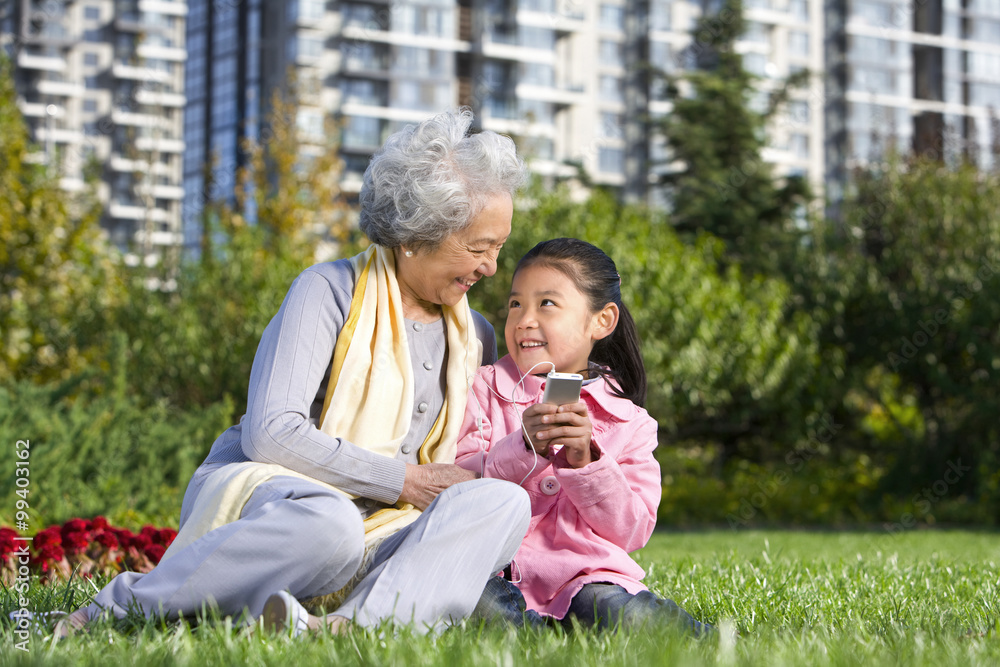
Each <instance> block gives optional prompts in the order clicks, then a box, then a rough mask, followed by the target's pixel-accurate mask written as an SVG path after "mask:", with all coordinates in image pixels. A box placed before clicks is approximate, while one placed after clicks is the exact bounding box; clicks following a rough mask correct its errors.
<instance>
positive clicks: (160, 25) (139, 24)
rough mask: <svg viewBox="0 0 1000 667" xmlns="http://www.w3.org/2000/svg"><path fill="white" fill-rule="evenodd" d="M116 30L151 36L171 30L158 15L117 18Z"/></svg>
mask: <svg viewBox="0 0 1000 667" xmlns="http://www.w3.org/2000/svg"><path fill="white" fill-rule="evenodd" d="M115 29H116V30H118V31H119V32H132V33H136V34H149V33H162V32H166V31H167V30H169V29H170V28H168V27H167V24H166V22H165V21H163V20H162V19H161V18H160V17H158V16H156V15H149V14H121V15H119V16H116V17H115Z"/></svg>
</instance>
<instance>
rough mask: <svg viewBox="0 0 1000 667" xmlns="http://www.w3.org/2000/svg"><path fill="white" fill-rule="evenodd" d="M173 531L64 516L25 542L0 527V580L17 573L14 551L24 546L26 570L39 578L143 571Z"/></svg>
mask: <svg viewBox="0 0 1000 667" xmlns="http://www.w3.org/2000/svg"><path fill="white" fill-rule="evenodd" d="M176 536H177V531H176V530H174V529H173V528H155V527H153V526H143V527H142V530H140V531H139V533H138V534H135V533H133V532H132V531H130V530H128V529H127V528H115V527H114V526H112V525H110V524H109V523H108V520H107V519H105V518H104V517H103V516H98V517H94V518H93V519H70V520H69V521H67V522H66V523H64V524H63V525H61V526H49V527H48V528H45V529H43V530H40V531H38V532H37V533H35V536H34V539H33V540H32V541H30V542H26V541H20V540H17V539H15V538H17V537H18V533H17V531H15V530H14V529H12V528H5V527H0V581H2V582H3V583H4V584H5V585H8V586H9V585H10V584H11V583H12V582H13V581H14V580H15V579H16V578H17V576H18V575H17V572H18V566H19V562H18V553H21V552H20V550H21V549H22V547H23V546H24V545H25V544H27V545H29V547H30V552H31V556H30V563H29V565H28V567H29V570H30V572H31V573H32V574H38V575H39V576H40V577H41V580H42V581H43V582H47V581H50V580H54V579H64V580H65V579H69V577H70V575H71V574H72V573H73V572H76V574H77V576H83V577H92V576H94V575H95V574H105V575H115V574H118V573H119V572H124V571H130V572H149V571H150V570H152V569H153V567H154V566H155V565H156V564H157V563H159V562H160V559H161V558H163V553H164V552H165V551H166V550H167V547H169V546H170V543H171V542H173V541H174V538H175V537H176Z"/></svg>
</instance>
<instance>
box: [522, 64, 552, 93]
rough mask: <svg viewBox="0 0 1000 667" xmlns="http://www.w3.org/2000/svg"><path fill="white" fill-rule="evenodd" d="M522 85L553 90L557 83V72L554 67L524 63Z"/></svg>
mask: <svg viewBox="0 0 1000 667" xmlns="http://www.w3.org/2000/svg"><path fill="white" fill-rule="evenodd" d="M521 83H526V84H530V85H533V86H546V87H549V88H551V87H553V86H554V85H555V83H556V70H555V68H554V67H552V65H543V64H541V63H524V64H523V65H521Z"/></svg>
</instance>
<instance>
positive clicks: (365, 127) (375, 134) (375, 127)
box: [343, 116, 382, 148]
mask: <svg viewBox="0 0 1000 667" xmlns="http://www.w3.org/2000/svg"><path fill="white" fill-rule="evenodd" d="M343 143H344V146H348V147H357V148H370V147H378V146H380V145H381V144H382V123H381V121H379V119H378V118H366V117H364V116H352V117H351V118H350V120H348V122H347V126H346V127H345V128H344V141H343Z"/></svg>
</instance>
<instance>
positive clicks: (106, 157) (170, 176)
mask: <svg viewBox="0 0 1000 667" xmlns="http://www.w3.org/2000/svg"><path fill="white" fill-rule="evenodd" d="M186 15H187V5H186V3H184V2H179V1H174V0H84V1H80V2H56V1H54V0H46V1H44V2H40V1H38V0H13V1H11V2H8V3H6V7H5V10H4V14H3V15H2V18H0V21H2V28H3V37H2V42H3V47H4V49H5V51H6V52H7V53H8V54H9V55H10V57H11V59H12V60H13V63H14V71H15V85H16V87H17V90H18V104H19V106H20V108H21V111H22V113H23V115H24V118H25V120H26V121H27V123H28V126H29V128H30V130H31V133H32V136H33V137H34V139H35V141H36V142H37V143H38V145H39V146H40V148H41V153H40V154H39V155H38V156H37V157H38V159H40V160H46V161H48V162H50V163H51V164H53V165H54V166H55V167H56V168H57V169H58V173H59V174H60V175H61V184H62V187H63V188H65V189H66V190H70V191H77V190H80V189H82V188H83V187H84V185H85V183H84V173H85V169H86V168H88V165H93V168H94V169H95V170H96V171H97V172H98V173H99V174H100V187H99V193H98V194H99V196H100V197H101V199H102V201H103V202H104V203H105V212H104V219H103V225H104V227H105V228H106V229H107V230H108V232H109V235H110V238H111V239H112V240H113V241H114V242H115V243H117V244H118V245H119V246H121V247H123V248H128V249H130V250H131V251H132V254H131V255H130V259H131V260H132V261H134V262H146V263H147V264H151V263H155V262H156V261H158V260H159V258H161V257H162V256H163V253H164V252H166V251H167V250H168V249H171V248H176V247H177V244H178V241H179V238H180V236H179V233H180V221H181V217H180V213H181V210H180V208H181V199H182V197H183V188H182V187H181V159H182V155H183V152H184V140H183V133H182V129H183V125H182V119H183V110H184V106H185V101H186V100H185V97H184V89H183V82H184V63H185V60H186V55H187V53H186V50H185V17H186Z"/></svg>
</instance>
